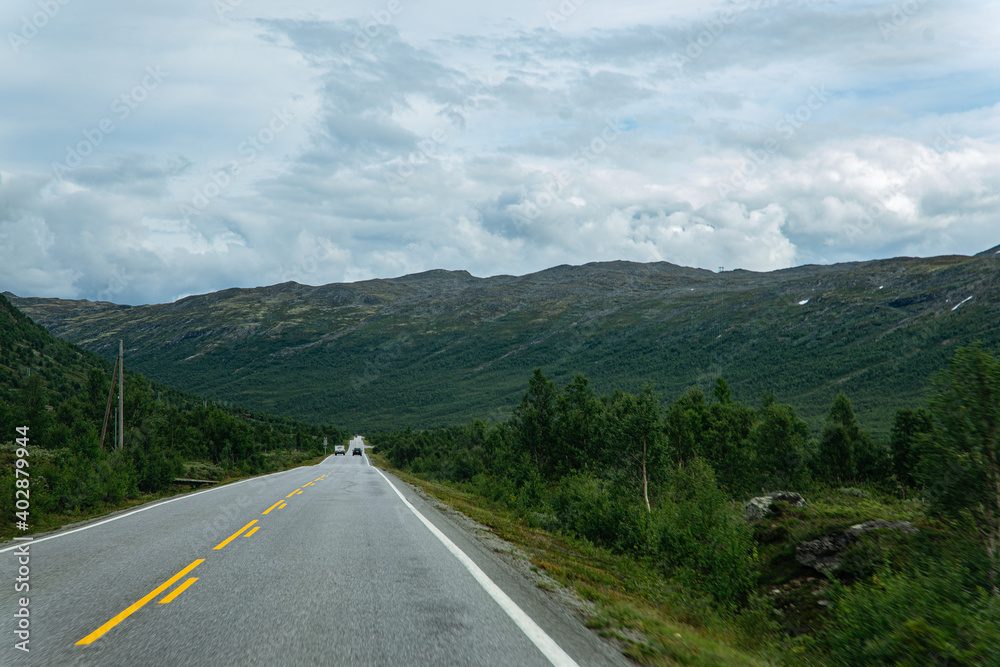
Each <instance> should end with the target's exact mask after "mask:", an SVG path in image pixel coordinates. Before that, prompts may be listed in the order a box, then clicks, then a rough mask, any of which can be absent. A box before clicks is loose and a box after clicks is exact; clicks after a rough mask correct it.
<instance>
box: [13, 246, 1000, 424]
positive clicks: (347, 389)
mask: <svg viewBox="0 0 1000 667" xmlns="http://www.w3.org/2000/svg"><path fill="white" fill-rule="evenodd" d="M9 298H10V299H11V301H12V302H13V303H14V304H15V305H17V307H18V308H20V309H21V310H23V311H24V312H25V313H26V314H28V315H29V316H30V317H32V318H33V319H35V320H36V321H37V322H39V323H41V324H42V325H43V326H45V327H46V328H47V329H48V330H49V331H51V332H52V333H54V334H55V335H57V336H59V337H62V338H65V339H67V340H70V341H72V342H75V343H77V344H79V345H81V346H83V347H84V348H86V349H89V350H92V351H95V352H97V353H99V354H101V355H103V356H106V357H107V358H112V357H114V355H115V354H116V352H117V345H118V339H119V338H123V339H124V340H125V347H126V358H127V359H128V361H129V363H130V364H131V365H132V367H134V368H136V369H139V370H141V371H142V372H143V373H145V374H147V375H148V376H149V377H152V378H155V379H157V380H161V381H163V382H166V383H169V384H172V385H175V386H177V387H179V388H181V389H184V390H187V391H192V392H196V393H199V394H202V395H205V396H209V397H211V398H215V399H217V400H231V401H235V402H238V403H240V404H243V405H247V406H249V407H253V408H256V409H260V410H265V411H268V412H272V413H278V414H285V415H289V416H295V417H299V418H303V419H308V420H313V421H319V422H324V423H337V424H341V425H344V426H349V427H350V428H353V429H356V430H370V429H383V428H384V429H389V428H397V427H405V426H414V427H430V426H437V425H444V424H448V423H454V422H457V421H463V420H465V419H466V418H468V417H470V416H473V415H483V414H494V415H496V416H498V417H499V416H503V415H504V414H505V412H506V411H508V410H509V409H510V408H511V407H512V406H514V405H515V404H516V403H517V402H518V401H519V399H520V395H521V393H522V392H523V390H524V387H525V385H526V383H527V379H528V377H529V375H530V373H531V370H532V369H533V368H535V367H542V368H543V370H544V371H545V373H546V374H547V375H548V376H549V377H550V378H552V379H555V380H556V381H557V382H565V381H568V380H569V379H571V378H572V376H573V375H574V374H576V373H583V374H584V375H586V376H588V377H589V378H590V379H591V380H592V382H593V383H594V385H595V386H596V388H597V389H598V391H610V390H611V389H613V388H623V389H639V388H640V387H641V386H642V385H643V384H645V383H646V382H654V383H655V385H656V387H657V388H658V389H659V390H660V391H661V392H662V393H663V395H664V397H665V398H667V399H672V398H674V397H675V396H676V395H677V394H679V393H680V392H682V391H684V390H685V389H686V388H688V387H689V386H691V385H697V386H701V387H703V388H705V389H706V390H707V389H708V388H709V387H710V386H711V384H712V382H713V381H714V379H715V377H717V376H719V375H722V376H724V377H725V378H726V379H727V380H728V381H729V383H730V385H731V386H732V388H733V392H734V394H735V395H736V397H737V398H740V399H741V400H746V401H750V402H756V400H757V398H758V397H759V396H761V395H762V393H763V392H765V391H772V392H774V393H775V394H776V395H777V396H778V398H779V399H781V400H782V401H785V402H788V403H791V404H793V405H795V406H796V407H797V408H798V409H799V410H800V411H801V413H802V414H803V416H804V417H805V418H806V419H807V420H809V421H810V423H812V424H813V425H814V426H819V425H820V424H821V423H822V416H823V414H825V411H826V410H827V408H828V407H829V405H830V402H831V401H832V399H833V397H834V396H835V395H836V393H837V392H838V391H839V390H841V389H843V390H845V391H846V392H847V393H848V395H849V396H850V397H851V398H852V400H853V401H854V403H855V408H856V409H857V411H858V413H859V416H860V417H861V418H862V420H864V425H865V426H867V427H869V428H871V429H872V430H873V431H875V432H876V433H885V432H886V431H887V429H888V426H889V424H890V422H891V419H892V415H893V413H894V411H895V410H896V409H897V408H898V407H904V406H905V407H908V406H913V405H915V404H917V403H920V402H921V401H922V392H923V390H924V388H925V387H926V386H927V382H928V379H929V377H930V376H931V375H932V374H933V372H935V371H936V370H938V369H939V368H941V367H942V366H943V365H944V363H945V361H946V359H947V358H948V356H949V355H950V354H951V353H952V352H953V350H954V348H955V347H956V346H958V345H962V344H967V343H971V342H973V341H976V340H979V341H982V342H983V344H985V345H986V346H987V347H989V348H990V349H994V350H995V349H997V348H998V347H1000V255H998V254H997V253H992V252H990V251H987V252H986V253H982V254H980V255H977V256H976V257H964V256H947V257H935V258H928V259H914V258H897V259H890V260H880V261H872V262H863V263H849V264H838V265H833V266H802V267H797V268H793V269H786V270H782V271H774V272H770V273H754V272H750V271H742V270H740V271H729V272H724V273H718V274H716V273H712V272H710V271H705V270H699V269H690V268H683V267H678V266H675V265H672V264H667V263H652V264H636V263H631V262H608V263H594V264H587V265H584V266H558V267H554V268H551V269H548V270H545V271H541V272H538V273H534V274H530V275H526V276H495V277H490V278H476V277H474V276H472V275H470V274H468V273H466V272H464V271H440V270H439V271H429V272H426V273H420V274H416V275H409V276H404V277H401V278H394V279H387V280H369V281H363V282H357V283H348V284H330V285H322V286H317V287H312V286H307V285H300V284H297V283H293V282H289V283H283V284H280V285H273V286H270V287H259V288H253V289H229V290H224V291H221V292H215V293H212V294H204V295H199V296H191V297H187V298H184V299H181V300H179V301H177V302H174V303H169V304H160V305H148V306H133V307H130V306H123V305H116V304H112V303H104V302H98V303H94V302H89V301H70V300H61V299H39V298H18V297H15V296H13V295H9Z"/></svg>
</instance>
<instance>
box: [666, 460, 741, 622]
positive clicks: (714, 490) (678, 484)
mask: <svg viewBox="0 0 1000 667" xmlns="http://www.w3.org/2000/svg"><path fill="white" fill-rule="evenodd" d="M653 526H654V527H653V532H654V535H655V540H656V545H657V557H658V558H659V559H660V560H661V562H662V563H663V565H664V567H665V568H666V569H667V570H668V572H672V573H673V576H674V577H675V578H677V579H678V580H679V581H680V582H681V583H683V584H685V585H687V586H691V587H692V588H694V589H696V590H700V591H703V592H705V593H708V594H709V595H711V596H712V597H713V598H714V599H715V601H716V602H717V603H718V604H719V605H720V606H722V607H726V608H731V609H734V608H736V607H739V606H741V605H743V604H744V603H745V602H746V600H747V596H748V595H749V594H750V591H751V590H752V589H753V587H754V585H755V583H756V579H757V552H756V549H755V547H754V541H753V532H752V530H751V529H750V527H749V526H748V525H747V522H746V520H745V519H744V517H743V516H742V514H741V513H740V512H739V511H738V510H737V509H736V508H735V507H734V506H733V504H732V502H731V501H730V500H729V498H728V497H727V495H726V493H725V492H724V491H723V490H722V489H720V488H719V486H718V484H717V483H716V481H715V475H714V473H713V472H712V468H711V467H710V466H709V465H708V464H707V463H705V462H703V461H701V460H700V459H695V460H693V461H692V462H691V464H690V465H688V466H687V467H685V468H681V469H678V470H675V471H673V472H672V474H671V476H670V478H669V480H668V482H667V490H666V492H665V493H664V497H663V500H662V501H661V502H660V504H659V505H658V506H657V507H656V509H655V510H654V512H653Z"/></svg>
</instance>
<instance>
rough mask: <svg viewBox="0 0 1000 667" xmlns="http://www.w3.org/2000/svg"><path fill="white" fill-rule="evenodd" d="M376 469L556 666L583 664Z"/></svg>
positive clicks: (574, 666) (568, 666)
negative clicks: (568, 652) (556, 641)
mask: <svg viewBox="0 0 1000 667" xmlns="http://www.w3.org/2000/svg"><path fill="white" fill-rule="evenodd" d="M375 471H376V472H377V473H378V474H380V475H382V479H384V480H385V481H386V483H387V484H388V485H389V486H390V487H392V490H393V491H395V492H396V495H397V496H399V499H400V500H402V501H403V504H405V505H406V506H407V507H409V508H410V511H411V512H413V513H414V514H416V515H417V518H418V519H420V521H421V523H423V524H424V525H425V526H427V529H428V530H429V531H431V533H433V534H434V537H436V538H438V539H439V540H440V541H441V543H442V544H444V546H445V547H446V548H447V549H448V551H450V552H451V553H452V554H453V555H454V556H455V558H457V559H458V560H459V562H461V563H462V565H464V566H465V569H467V570H468V571H469V573H470V574H472V576H473V577H474V578H475V579H476V581H478V582H479V585H480V586H482V587H483V588H484V589H485V590H486V592H487V593H489V595H490V597H492V598H493V599H494V600H495V601H496V603H497V604H498V605H500V608H501V609H503V610H504V611H505V612H507V615H508V616H510V618H511V620H513V621H514V623H516V624H517V627H519V628H521V631H522V632H523V633H524V634H525V635H527V637H528V639H530V640H531V641H532V643H534V645H535V646H537V647H538V650H539V651H541V652H542V654H544V655H545V657H546V658H548V660H549V662H551V663H552V664H553V665H556V667H579V666H578V665H577V663H576V661H574V660H573V658H571V657H570V656H569V654H567V653H566V652H565V651H564V650H562V648H560V647H559V645H558V644H556V643H555V641H553V639H552V638H551V637H549V636H548V635H547V634H546V633H545V631H544V630H542V629H541V628H540V627H539V626H538V624H537V623H535V622H534V621H533V620H532V619H531V617H530V616H528V614H526V613H525V612H524V610H523V609H521V608H520V607H518V606H517V603H515V602H514V601H513V600H511V599H510V597H509V596H508V595H507V594H506V593H504V592H503V590H502V589H501V588H500V587H499V586H497V585H496V584H495V583H493V580H492V579H490V578H489V577H488V576H487V575H486V573H485V572H483V571H482V570H481V569H479V566H478V565H476V563H475V562H474V561H473V560H472V559H471V558H469V557H468V556H467V555H465V552H464V551H462V550H461V549H459V548H458V546H456V545H455V543H454V542H452V541H451V540H450V539H448V537H447V536H446V535H445V534H444V533H442V532H441V531H440V530H439V529H438V527H437V526H435V525H434V524H433V523H431V522H430V521H429V520H428V519H427V517H425V516H424V515H423V514H421V513H420V512H419V511H418V510H417V508H416V507H414V506H413V504H412V503H410V501H409V500H407V499H406V498H405V497H404V496H403V494H402V493H400V492H399V489H397V488H396V485H395V484H393V483H392V482H390V481H389V478H388V477H386V476H385V475H384V474H382V471H381V470H379V469H378V468H375Z"/></svg>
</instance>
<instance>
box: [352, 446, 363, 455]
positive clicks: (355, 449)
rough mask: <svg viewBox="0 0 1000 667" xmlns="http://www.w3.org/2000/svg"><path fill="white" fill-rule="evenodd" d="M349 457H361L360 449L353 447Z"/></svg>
mask: <svg viewBox="0 0 1000 667" xmlns="http://www.w3.org/2000/svg"><path fill="white" fill-rule="evenodd" d="M351 456H361V448H360V447H355V448H354V449H353V450H351Z"/></svg>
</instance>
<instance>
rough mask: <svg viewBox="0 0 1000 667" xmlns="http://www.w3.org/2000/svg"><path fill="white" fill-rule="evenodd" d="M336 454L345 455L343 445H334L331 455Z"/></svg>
mask: <svg viewBox="0 0 1000 667" xmlns="http://www.w3.org/2000/svg"><path fill="white" fill-rule="evenodd" d="M337 454H343V455H344V456H347V452H346V451H345V450H344V446H343V445H337V446H336V447H334V448H333V455H334V456H336V455H337Z"/></svg>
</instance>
